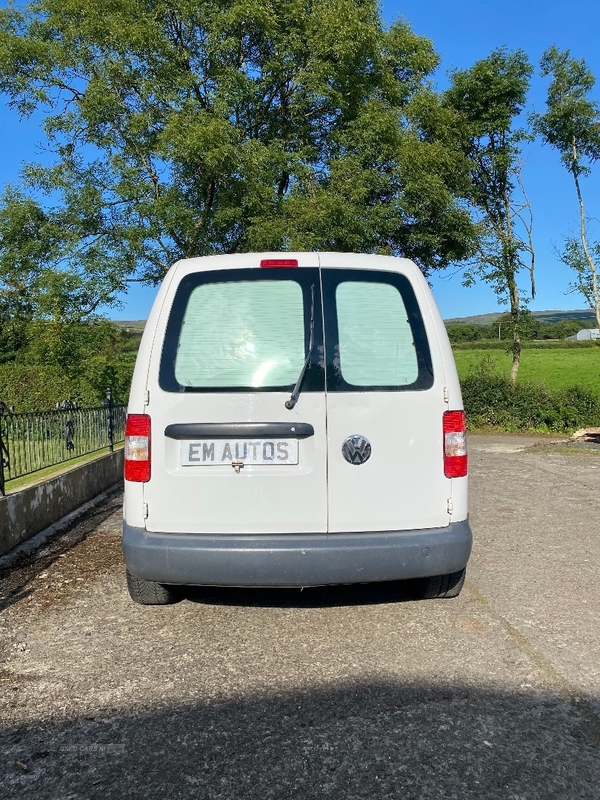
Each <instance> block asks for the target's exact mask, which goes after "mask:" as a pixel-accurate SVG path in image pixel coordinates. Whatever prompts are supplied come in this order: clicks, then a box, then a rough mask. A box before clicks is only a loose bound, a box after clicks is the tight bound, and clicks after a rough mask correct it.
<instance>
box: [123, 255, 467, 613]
mask: <svg viewBox="0 0 600 800" xmlns="http://www.w3.org/2000/svg"><path fill="white" fill-rule="evenodd" d="M471 541H472V537H471V530H470V527H469V522H468V513H467V452H466V432H465V418H464V412H463V406H462V399H461V394H460V387H459V383H458V378H457V374H456V368H455V365H454V359H453V356H452V351H451V349H450V345H449V342H448V338H447V336H446V331H445V328H444V324H443V322H442V320H441V317H440V315H439V312H438V310H437V308H436V306H435V302H434V300H433V297H432V295H431V292H430V291H429V287H428V285H427V282H426V281H425V280H424V278H423V276H422V274H421V272H420V271H419V269H418V268H417V267H416V266H415V264H413V263H412V262H411V261H408V260H407V259H399V258H391V257H386V256H372V255H355V254H349V253H258V254H243V255H230V256H210V257H205V258H193V259H189V260H184V261H180V262H178V263H177V264H175V266H173V267H172V268H171V269H170V271H169V272H168V274H167V276H166V277H165V280H164V282H163V284H162V287H161V288H160V291H159V293H158V296H157V298H156V301H155V303H154V306H153V308H152V312H151V314H150V317H149V319H148V322H147V324H146V329H145V331H144V336H143V338H142V342H141V346H140V350H139V354H138V358H137V363H136V367H135V372H134V376H133V383H132V388H131V397H130V402H129V409H128V417H127V425H126V438H125V502H124V534H123V552H124V556H125V562H126V566H127V580H128V587H129V591H130V594H131V597H132V599H133V600H135V601H136V602H138V603H144V604H151V603H154V604H156V603H168V602H172V601H173V600H175V599H176V598H177V591H176V587H177V585H178V584H179V585H181V584H195V585H216V586H262V587H267V586H278V587H284V586H287V587H293V586H299V587H303V586H314V585H321V584H344V583H364V582H369V581H390V580H398V579H413V578H420V579H422V582H420V583H419V584H418V585H419V586H420V589H421V591H420V595H421V596H423V597H456V596H457V595H458V593H459V592H460V589H461V587H462V584H463V581H464V575H465V566H466V564H467V560H468V558H469V555H470V552H471Z"/></svg>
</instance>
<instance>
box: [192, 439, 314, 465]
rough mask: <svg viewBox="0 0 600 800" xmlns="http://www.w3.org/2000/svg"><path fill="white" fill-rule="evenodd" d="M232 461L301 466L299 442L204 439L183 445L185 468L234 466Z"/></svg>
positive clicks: (288, 440)
mask: <svg viewBox="0 0 600 800" xmlns="http://www.w3.org/2000/svg"><path fill="white" fill-rule="evenodd" d="M232 461H242V462H243V463H244V464H297V463H298V439H201V440H199V441H194V442H190V441H186V442H182V443H181V464H182V466H184V467H203V466H215V465H219V464H224V465H225V466H231V462H232Z"/></svg>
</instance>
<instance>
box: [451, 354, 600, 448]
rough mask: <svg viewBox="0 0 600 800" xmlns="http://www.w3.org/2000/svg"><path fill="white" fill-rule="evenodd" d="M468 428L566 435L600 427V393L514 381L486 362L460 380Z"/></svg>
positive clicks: (576, 388)
mask: <svg viewBox="0 0 600 800" xmlns="http://www.w3.org/2000/svg"><path fill="white" fill-rule="evenodd" d="M461 389H462V395H463V401H464V404H465V411H466V414H467V420H468V424H469V428H470V429H471V430H473V429H478V428H483V427H487V426H494V427H499V428H502V429H503V430H507V431H517V430H535V431H544V432H565V431H573V430H575V429H577V428H584V427H592V426H597V425H599V424H600V392H591V391H588V390H586V389H583V388H582V387H580V386H569V387H566V388H564V389H555V388H550V387H548V386H546V385H544V384H539V383H531V382H521V381H519V382H517V383H511V381H510V380H509V379H508V378H507V377H505V376H503V375H500V374H498V373H497V372H495V368H494V364H493V363H492V364H490V362H483V363H482V364H480V366H479V368H478V369H477V370H476V371H474V372H471V373H470V374H469V375H467V376H466V377H465V378H463V380H462V381H461Z"/></svg>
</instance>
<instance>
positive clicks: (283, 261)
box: [260, 258, 298, 269]
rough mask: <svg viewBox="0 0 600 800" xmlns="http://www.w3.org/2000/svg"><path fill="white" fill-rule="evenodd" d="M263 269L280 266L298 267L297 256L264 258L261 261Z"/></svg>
mask: <svg viewBox="0 0 600 800" xmlns="http://www.w3.org/2000/svg"><path fill="white" fill-rule="evenodd" d="M260 266H261V267H262V268H263V269H276V268H278V267H297V266H298V259H297V258H263V259H262V260H261V262H260Z"/></svg>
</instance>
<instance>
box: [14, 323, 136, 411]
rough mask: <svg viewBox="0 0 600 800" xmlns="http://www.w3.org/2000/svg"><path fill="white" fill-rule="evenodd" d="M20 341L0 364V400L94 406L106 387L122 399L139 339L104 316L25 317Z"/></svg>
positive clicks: (33, 406)
mask: <svg viewBox="0 0 600 800" xmlns="http://www.w3.org/2000/svg"><path fill="white" fill-rule="evenodd" d="M26 335H27V339H26V343H25V345H24V346H23V347H21V348H20V349H19V350H18V351H17V353H16V355H15V357H14V358H13V360H12V361H11V362H7V363H5V364H1V365H0V400H3V401H4V402H5V403H6V404H7V405H12V406H14V407H15V410H17V411H34V410H43V409H46V408H53V407H54V406H55V404H56V403H57V402H60V401H61V400H74V401H77V402H78V403H79V404H80V405H92V406H93V405H99V404H100V403H101V402H102V400H103V399H104V397H105V391H106V389H107V388H108V387H110V388H111V389H112V391H113V399H114V400H115V402H118V403H125V402H127V398H128V394H129V385H130V383H131V376H132V374H133V367H134V364H135V356H136V350H137V344H138V343H139V338H138V337H135V336H131V335H130V334H128V333H127V332H126V331H123V330H121V329H119V328H118V327H117V326H115V325H113V324H112V323H109V322H106V321H96V322H87V323H84V322H70V323H65V324H57V323H55V322H43V321H42V322H40V321H35V322H30V323H29V324H28V326H27V328H26Z"/></svg>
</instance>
